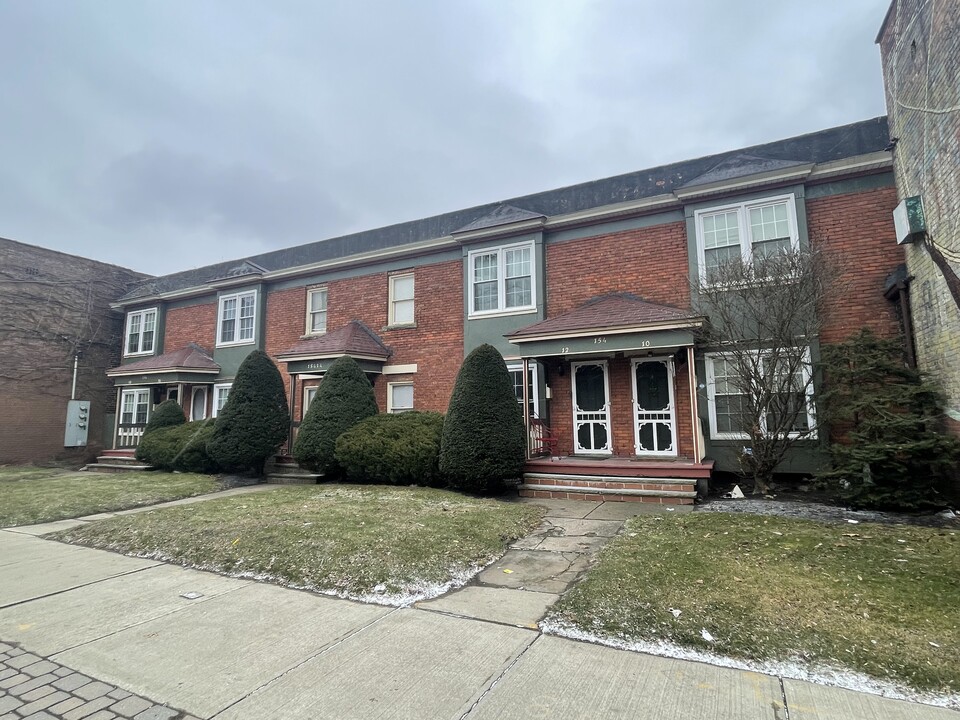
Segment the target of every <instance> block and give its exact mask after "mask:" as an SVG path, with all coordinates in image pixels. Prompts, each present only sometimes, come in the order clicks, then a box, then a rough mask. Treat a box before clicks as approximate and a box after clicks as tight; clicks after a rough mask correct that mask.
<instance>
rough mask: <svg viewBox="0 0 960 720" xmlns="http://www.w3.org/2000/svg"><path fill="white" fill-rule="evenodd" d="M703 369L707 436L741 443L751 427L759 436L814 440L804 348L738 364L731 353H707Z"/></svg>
mask: <svg viewBox="0 0 960 720" xmlns="http://www.w3.org/2000/svg"><path fill="white" fill-rule="evenodd" d="M706 368H707V403H708V405H709V411H710V436H711V437H713V438H715V439H720V440H722V439H742V438H745V437H747V435H748V432H747V429H748V428H749V427H750V426H752V425H755V424H759V427H760V430H761V431H762V432H763V433H764V434H772V433H775V432H779V433H786V435H787V436H792V437H797V436H803V437H809V438H813V437H815V431H816V419H815V417H814V403H813V383H812V382H811V372H812V366H811V363H810V354H809V351H808V350H807V349H806V348H790V349H788V350H786V351H784V350H780V351H778V352H776V353H774V352H770V351H763V350H761V351H759V352H758V353H757V355H756V356H755V357H754V358H747V359H743V358H741V359H740V360H739V361H738V359H737V358H735V357H734V356H732V355H721V354H717V355H708V356H707V357H706ZM750 375H752V376H753V377H752V378H751V379H749V380H748V379H746V378H748V377H749V376H750Z"/></svg>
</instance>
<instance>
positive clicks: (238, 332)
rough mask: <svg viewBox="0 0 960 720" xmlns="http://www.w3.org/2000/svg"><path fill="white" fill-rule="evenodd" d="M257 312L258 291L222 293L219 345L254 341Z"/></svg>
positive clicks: (218, 332)
mask: <svg viewBox="0 0 960 720" xmlns="http://www.w3.org/2000/svg"><path fill="white" fill-rule="evenodd" d="M256 314H257V293H256V291H251V292H243V293H236V294H235V295H221V296H220V322H219V328H218V331H217V345H243V344H245V343H252V342H253V331H254V327H255V325H256Z"/></svg>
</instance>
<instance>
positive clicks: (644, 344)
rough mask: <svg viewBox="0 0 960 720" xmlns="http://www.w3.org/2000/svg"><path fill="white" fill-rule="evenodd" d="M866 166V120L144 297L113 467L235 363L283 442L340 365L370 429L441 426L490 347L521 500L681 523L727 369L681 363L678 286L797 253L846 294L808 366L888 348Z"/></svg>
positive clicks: (713, 428) (133, 321)
mask: <svg viewBox="0 0 960 720" xmlns="http://www.w3.org/2000/svg"><path fill="white" fill-rule="evenodd" d="M888 144H889V134H888V130H887V122H886V118H883V117H880V118H875V119H872V120H867V121H864V122H859V123H855V124H852V125H847V126H843V127H838V128H832V129H828V130H823V131H821V132H817V133H813V134H809V135H803V136H800V137H795V138H790V139H787V140H781V141H777V142H772V143H767V144H763V145H758V146H754V147H749V148H745V149H742V150H735V151H731V152H725V153H721V154H717V155H713V156H709V157H703V158H698V159H694V160H688V161H684V162H678V163H674V164H670V165H665V166H662V167H657V168H651V169H647V170H642V171H639V172H633V173H628V174H626V175H620V176H617V177H611V178H606V179H602V180H595V181H591V182H587V183H583V184H579V185H573V186H569V187H565V188H560V189H556V190H549V191H546V192H542V193H537V194H533V195H528V196H525V197H518V198H512V199H508V200H505V201H503V202H497V203H491V204H488V205H483V206H479V207H474V208H469V209H466V210H458V211H456V212H450V213H446V214H443V215H438V216H435V217H430V218H425V219H422V220H415V221H412V222H406V223H401V224H398V225H393V226H390V227H385V228H380V229H376V230H370V231H366V232H360V233H356V234H353V235H347V236H344V237H336V238H331V239H328V240H322V241H319V242H315V243H311V244H308V245H302V246H299V247H293V248H288V249H283V250H277V251H274V252H269V253H264V254H262V255H257V256H253V257H250V258H245V259H240V260H237V261H236V262H229V263H221V264H218V265H212V266H209V267H203V268H199V269H195V270H189V271H185V272H179V273H174V274H171V275H166V276H163V277H158V278H154V279H151V280H149V281H146V282H144V283H142V284H140V285H139V286H138V287H136V288H135V289H134V290H133V291H131V292H129V293H127V294H126V295H124V296H123V297H122V298H120V299H119V301H118V302H117V303H116V304H115V306H116V307H117V308H119V309H121V310H122V311H123V312H124V313H125V314H126V325H125V328H126V330H125V340H124V347H123V362H122V364H120V365H119V366H117V367H115V368H113V369H112V370H110V371H109V373H108V374H109V376H110V377H111V378H112V379H113V381H114V383H115V385H116V388H117V407H118V426H117V432H116V446H117V447H118V448H123V447H130V446H133V445H135V444H136V442H137V438H138V436H139V434H140V433H141V432H142V427H143V424H144V423H145V422H146V421H147V419H148V417H149V414H150V411H151V408H152V406H153V405H154V404H155V403H157V402H159V401H160V400H162V399H164V398H168V397H176V398H178V399H179V400H181V401H182V404H183V405H184V407H185V409H186V412H187V414H188V415H189V416H190V418H192V419H199V418H205V417H211V416H213V417H215V416H216V415H217V412H218V410H219V409H220V408H221V407H222V406H223V403H224V402H225V400H226V398H227V396H228V395H229V391H230V383H231V381H232V379H233V377H234V375H235V373H236V370H237V367H238V366H239V364H240V362H241V361H242V360H243V358H244V357H245V356H246V355H247V353H249V352H250V351H251V350H252V349H254V348H262V349H264V350H266V351H267V352H268V353H269V354H270V355H271V356H272V357H273V358H274V360H275V361H276V363H277V365H278V367H279V368H280V372H281V373H282V375H283V377H284V381H285V383H286V385H287V387H288V393H289V401H290V405H291V413H292V419H293V421H294V422H295V423H296V422H298V421H299V420H300V419H301V418H302V416H303V414H304V412H305V410H306V408H307V407H308V405H309V403H310V401H311V399H312V397H313V394H314V393H315V392H316V387H317V386H318V384H319V383H320V381H321V380H322V377H323V373H324V371H325V369H326V368H327V367H328V366H329V364H330V363H331V362H332V361H333V360H334V359H335V358H337V357H340V356H342V355H351V356H353V357H354V358H356V359H357V361H358V362H360V364H361V365H362V366H363V368H364V369H365V371H366V372H367V373H368V376H369V377H370V378H371V380H372V381H373V385H374V389H375V393H376V396H377V401H378V403H379V405H380V407H381V410H383V411H386V412H399V411H403V410H408V409H418V410H437V411H441V412H442V411H445V410H446V407H447V404H448V401H449V398H450V394H451V391H452V389H453V384H454V381H455V378H456V375H457V371H458V369H459V367H460V364H461V362H462V360H463V358H464V356H465V354H466V353H468V352H469V351H470V350H472V349H473V348H475V347H477V346H478V345H480V344H481V343H490V344H492V345H494V346H495V347H496V348H498V349H499V350H500V352H501V353H502V354H503V356H504V359H505V360H506V362H507V364H508V368H509V369H510V371H511V373H512V375H513V377H514V383H515V387H516V389H517V396H518V401H520V402H524V401H526V402H527V403H528V406H529V413H527V414H528V415H529V416H530V417H531V418H533V420H532V422H534V423H537V421H538V420H539V422H542V423H545V424H546V425H547V426H549V428H550V444H551V450H552V457H551V458H549V459H543V460H535V459H533V460H531V462H530V463H529V464H528V468H527V470H528V472H527V474H526V475H525V482H526V485H525V487H526V488H527V490H528V491H529V492H542V493H560V494H563V495H566V493H571V497H574V496H577V497H579V496H587V495H591V496H596V495H599V494H603V495H605V496H609V497H617V498H620V499H645V500H654V501H658V502H659V501H675V502H690V501H692V500H691V498H692V496H693V492H692V490H693V488H692V485H691V483H693V482H695V480H696V478H699V477H706V476H709V474H710V473H711V471H713V470H736V469H737V460H736V453H737V452H738V451H739V448H740V447H741V446H742V445H743V441H742V436H739V435H738V434H737V432H736V431H735V430H734V429H733V428H731V426H730V416H729V406H730V397H729V393H730V392H731V390H730V387H729V384H725V383H724V373H725V372H729V367H728V366H725V365H724V363H723V356H722V354H717V353H715V352H711V351H710V349H709V348H703V347H699V346H698V343H697V339H696V338H697V333H696V331H697V329H698V327H699V326H700V324H701V323H702V322H704V318H702V317H699V316H698V315H697V313H696V312H694V311H693V310H692V309H691V308H692V302H691V282H690V278H691V277H696V276H697V274H698V273H701V271H702V268H705V267H709V266H710V265H711V264H715V263H717V262H719V261H721V260H722V259H723V258H724V257H729V256H730V255H731V253H735V254H739V255H740V256H742V257H745V258H749V257H750V256H751V254H752V253H753V252H754V251H755V250H756V248H758V247H760V245H761V244H767V247H770V245H769V244H771V243H772V244H773V245H775V246H777V247H794V248H797V247H801V246H807V245H808V244H810V245H813V246H817V247H820V248H822V250H823V252H824V253H825V254H826V255H827V256H828V257H829V258H830V259H831V260H832V261H833V262H834V263H835V264H836V265H837V267H838V268H839V269H840V273H841V275H842V277H841V282H842V283H843V284H844V286H845V288H846V292H845V293H844V298H843V300H842V301H841V302H838V303H836V304H835V305H834V306H831V307H830V308H829V309H828V312H827V315H828V316H827V317H826V318H825V321H826V322H825V326H824V329H823V332H822V334H821V336H820V337H819V338H808V342H809V352H810V354H811V356H812V357H813V358H814V359H816V357H817V356H818V354H819V345H820V343H830V342H836V341H840V340H843V339H845V338H846V337H848V336H849V335H850V334H852V333H854V332H856V331H858V330H860V328H862V327H869V328H872V329H873V330H874V331H875V332H877V333H878V334H880V335H882V336H892V335H896V334H897V333H899V332H900V324H899V319H898V315H897V307H896V306H895V305H894V304H893V303H891V302H890V301H888V300H886V299H885V298H884V284H885V280H886V278H887V276H888V275H889V274H890V273H891V272H892V271H893V270H894V269H895V268H896V267H897V266H898V265H900V264H901V263H903V251H902V248H901V247H899V246H898V245H897V242H896V238H895V234H894V227H893V222H892V219H891V211H892V210H893V208H894V206H895V205H896V202H897V192H896V188H895V187H894V179H893V173H892V167H891V157H890V154H889V152H887V151H886V150H885V148H886V147H887V145H888ZM524 377H526V378H527V380H528V382H527V383H525V382H524ZM525 385H526V388H527V389H526V391H525V390H524V386H525ZM808 412H809V413H810V414H811V415H812V414H813V413H814V412H815V404H814V402H812V401H811V402H810V403H809V405H808ZM810 421H811V422H812V421H813V418H812V417H811V418H810ZM537 424H538V425H539V423H537ZM534 430H536V428H534ZM821 450H822V448H821V445H820V441H817V440H807V441H804V442H803V443H801V444H800V446H799V447H797V448H795V450H794V452H793V453H792V455H791V457H790V459H789V460H788V461H787V462H786V463H785V465H784V469H785V470H787V471H793V472H810V471H812V470H813V469H814V468H815V467H816V464H817V462H818V458H819V453H820V451H821ZM574 493H575V494H574Z"/></svg>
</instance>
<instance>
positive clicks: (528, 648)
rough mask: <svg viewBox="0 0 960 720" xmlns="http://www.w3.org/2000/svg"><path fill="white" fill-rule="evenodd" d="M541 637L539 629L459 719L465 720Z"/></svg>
mask: <svg viewBox="0 0 960 720" xmlns="http://www.w3.org/2000/svg"><path fill="white" fill-rule="evenodd" d="M542 637H543V633H542V632H540V631H537V636H536V637H535V638H534V639H533V640H531V641H530V642H529V643H528V644H527V646H526V647H525V648H524V649H523V650H521V651H520V652H519V653H518V654H517V656H516V657H515V658H514V659H513V662H511V663H510V664H509V665H507V667H505V668H504V669H503V672H501V673H500V674H499V675H497V677H496V678H494V680H493V682H492V683H490V685H489V686H488V687H487V689H486V690H484V691H483V692H482V693H480V697H478V698H477V699H476V700H475V701H474V703H473V705H471V706H470V708H469V709H468V710H467V711H466V712H465V713H464V714H463V715H461V716H460V720H466V718H467V716H468V715H469V714H470V713H472V712H473V711H474V710H476V708H477V705H479V704H480V703H481V702H482V701H483V699H484V698H485V697H486V696H487V695H489V694H490V692H491V691H492V690H493V689H494V688H495V687H496V686H497V683H499V682H500V681H501V680H503V678H504V677H506V675H507V673H509V672H510V671H511V670H513V668H514V666H515V665H516V664H517V663H518V662H520V659H521V658H522V657H523V656H524V655H526V654H527V651H528V650H530V648H532V647H533V646H534V643H536V642H537V640H539V639H540V638H542Z"/></svg>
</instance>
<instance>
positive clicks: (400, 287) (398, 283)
mask: <svg viewBox="0 0 960 720" xmlns="http://www.w3.org/2000/svg"><path fill="white" fill-rule="evenodd" d="M389 282H390V319H389V321H388V324H389V325H413V324H414V323H415V322H416V320H415V317H414V314H413V273H408V274H406V275H391V276H390V281H389Z"/></svg>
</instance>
